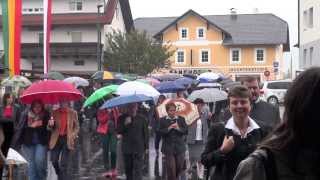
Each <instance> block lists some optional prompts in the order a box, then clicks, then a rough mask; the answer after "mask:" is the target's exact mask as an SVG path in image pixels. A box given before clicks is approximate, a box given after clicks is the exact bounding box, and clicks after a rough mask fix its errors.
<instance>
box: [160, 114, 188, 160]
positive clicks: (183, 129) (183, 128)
mask: <svg viewBox="0 0 320 180" xmlns="http://www.w3.org/2000/svg"><path fill="white" fill-rule="evenodd" d="M175 122H177V123H178V126H179V128H180V129H179V130H176V129H171V130H168V127H169V126H170V125H171V124H174V123H175ZM159 123H160V124H159V131H158V132H159V133H160V134H161V136H162V138H163V141H162V148H161V152H162V153H164V154H170V155H172V154H174V155H175V154H181V153H184V152H185V151H186V140H185V138H186V137H185V136H186V135H187V134H188V126H187V124H186V121H185V119H184V118H183V117H181V116H178V117H177V118H175V119H173V120H171V119H170V120H169V119H167V118H166V117H164V118H161V119H160V122H159Z"/></svg>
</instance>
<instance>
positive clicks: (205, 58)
mask: <svg viewBox="0 0 320 180" xmlns="http://www.w3.org/2000/svg"><path fill="white" fill-rule="evenodd" d="M200 63H210V51H209V50H208V49H201V50H200Z"/></svg>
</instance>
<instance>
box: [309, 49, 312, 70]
mask: <svg viewBox="0 0 320 180" xmlns="http://www.w3.org/2000/svg"><path fill="white" fill-rule="evenodd" d="M309 54H310V61H309V62H310V66H312V65H313V64H312V61H313V47H311V48H310V52H309Z"/></svg>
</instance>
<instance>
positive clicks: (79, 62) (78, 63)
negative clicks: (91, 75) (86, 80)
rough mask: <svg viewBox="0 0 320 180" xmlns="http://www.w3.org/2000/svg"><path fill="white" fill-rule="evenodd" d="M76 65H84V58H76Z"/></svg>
mask: <svg viewBox="0 0 320 180" xmlns="http://www.w3.org/2000/svg"><path fill="white" fill-rule="evenodd" d="M74 65H75V66H84V60H76V61H74Z"/></svg>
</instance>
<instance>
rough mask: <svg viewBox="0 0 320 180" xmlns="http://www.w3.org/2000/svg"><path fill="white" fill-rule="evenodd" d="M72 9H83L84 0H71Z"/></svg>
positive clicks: (70, 6) (70, 7)
mask: <svg viewBox="0 0 320 180" xmlns="http://www.w3.org/2000/svg"><path fill="white" fill-rule="evenodd" d="M69 10H70V11H82V0H69Z"/></svg>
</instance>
